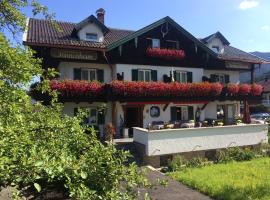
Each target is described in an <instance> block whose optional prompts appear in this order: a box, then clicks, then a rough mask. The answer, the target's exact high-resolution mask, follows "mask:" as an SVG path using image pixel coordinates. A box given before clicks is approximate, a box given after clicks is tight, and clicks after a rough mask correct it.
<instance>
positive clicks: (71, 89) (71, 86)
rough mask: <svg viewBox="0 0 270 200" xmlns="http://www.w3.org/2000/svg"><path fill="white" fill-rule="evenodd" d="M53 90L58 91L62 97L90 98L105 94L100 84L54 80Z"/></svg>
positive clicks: (51, 83)
mask: <svg viewBox="0 0 270 200" xmlns="http://www.w3.org/2000/svg"><path fill="white" fill-rule="evenodd" d="M50 87H51V89H52V90H57V91H58V92H59V93H60V95H61V96H69V97H74V96H88V97H99V96H100V95H102V94H103V87H102V84H101V83H99V82H88V81H78V80H64V81H57V80H52V81H51V82H50Z"/></svg>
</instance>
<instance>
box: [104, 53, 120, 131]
mask: <svg viewBox="0 0 270 200" xmlns="http://www.w3.org/2000/svg"><path fill="white" fill-rule="evenodd" d="M102 53H103V57H104V59H105V60H106V62H107V64H108V65H109V67H110V69H111V80H112V81H113V78H114V77H113V65H112V64H110V62H109V60H108V58H107V56H106V51H105V50H103V51H102ZM116 114H117V113H116V101H113V102H112V124H113V126H114V127H115V128H116V130H117V120H116Z"/></svg>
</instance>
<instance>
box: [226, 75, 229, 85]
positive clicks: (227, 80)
mask: <svg viewBox="0 0 270 200" xmlns="http://www.w3.org/2000/svg"><path fill="white" fill-rule="evenodd" d="M229 82H230V76H229V75H227V74H226V75H225V83H226V84H227V83H229Z"/></svg>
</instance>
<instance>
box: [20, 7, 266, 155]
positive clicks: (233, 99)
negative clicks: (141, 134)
mask: <svg viewBox="0 0 270 200" xmlns="http://www.w3.org/2000/svg"><path fill="white" fill-rule="evenodd" d="M104 18H105V11H104V10H103V9H99V10H97V17H96V16H93V15H91V16H89V17H88V18H86V19H84V20H83V21H81V22H79V23H69V22H56V23H57V25H58V26H59V28H60V31H59V30H57V28H56V27H55V25H54V24H52V23H51V22H50V21H47V20H40V19H29V21H28V30H27V32H26V33H25V35H24V44H25V45H27V46H30V47H31V48H32V49H34V50H36V52H37V56H38V57H41V58H43V67H44V69H46V68H48V67H55V68H56V69H57V70H58V71H59V77H58V78H57V79H58V80H57V81H58V82H60V83H62V84H63V83H65V82H69V84H71V85H72V84H76V83H81V82H82V81H81V80H85V81H89V84H90V83H91V82H92V81H99V82H101V84H102V87H103V88H105V89H103V92H102V93H100V94H99V96H98V97H97V96H96V95H95V92H94V93H93V94H94V95H92V96H91V95H89V94H88V95H86V94H78V92H77V93H76V92H75V93H76V95H74V93H72V91H70V92H67V91H66V93H65V94H63V95H62V96H60V97H61V98H60V100H61V101H62V102H63V104H64V108H63V114H67V115H70V116H73V115H74V114H76V110H77V108H79V107H86V108H89V110H90V112H89V113H90V114H89V117H88V119H87V123H88V124H89V125H93V126H95V127H96V128H97V129H98V130H99V132H100V135H99V136H100V137H102V135H103V130H104V126H105V125H106V124H107V123H110V122H112V124H113V125H114V127H115V128H116V136H115V137H123V136H124V135H125V134H127V133H129V135H130V137H131V136H132V134H133V131H132V127H140V128H141V129H142V130H146V129H163V128H165V127H170V128H181V127H182V128H183V127H194V126H195V127H196V126H206V127H207V126H213V125H233V124H236V119H237V118H239V117H240V102H241V101H250V100H256V98H257V97H256V96H254V95H249V94H247V95H246V96H243V95H242V96H241V95H236V94H235V95H227V94H224V92H223V90H224V88H226V85H228V84H232V83H234V85H237V84H239V74H240V72H242V71H251V72H253V70H254V68H255V67H256V66H257V65H259V64H261V63H263V62H265V61H264V60H262V59H261V58H258V57H256V56H254V55H251V54H249V53H246V52H244V51H241V50H239V49H237V48H234V47H232V46H231V45H230V43H229V42H228V41H227V39H226V38H225V37H224V36H223V35H222V34H221V33H220V32H217V33H215V34H212V35H210V36H208V37H206V38H204V39H197V38H195V37H194V36H193V35H192V34H190V33H189V32H188V31H187V30H185V29H184V28H182V27H181V26H180V25H179V24H177V23H176V22H175V21H173V20H172V19H171V18H170V17H165V18H162V19H160V20H159V21H157V22H154V23H153V24H150V25H148V26H146V27H143V28H142V29H140V30H137V31H131V30H122V29H117V28H110V27H109V26H107V25H106V24H105V22H104V21H105V20H104ZM251 74H253V73H251ZM72 80H73V81H72ZM252 80H253V79H252ZM172 82H173V83H172ZM202 82H203V83H202ZM217 82H218V83H220V84H221V85H223V89H222V92H221V91H219V92H218V94H215V95H213V94H212V93H211V92H209V91H207V90H205V93H204V89H200V88H199V89H198V87H202V88H204V87H206V88H209V87H211V88H212V85H213V86H216V83H217ZM115 83H117V84H118V85H119V84H120V85H122V86H123V85H124V86H125V89H124V90H121V91H122V93H121V94H118V93H117V91H118V89H119V88H118V86H117V84H115ZM137 83H140V85H139V86H138V85H136V84H137ZM165 83H166V84H167V85H172V84H178V83H179V84H180V85H181V84H182V86H183V85H189V87H191V88H190V89H188V90H187V91H188V92H186V93H188V94H184V93H183V94H182V93H181V92H179V93H176V95H173V94H171V93H170V91H166V90H164V88H163V87H165V86H164V84H165ZM194 83H201V85H200V84H197V85H196V84H194ZM84 84H86V83H85V82H84ZM125 84H126V85H125ZM151 84H152V85H151ZM153 84H155V85H154V86H155V87H154V86H153ZM158 84H160V87H159V85H158ZM166 84H165V85H166ZM145 85H146V86H147V87H148V88H151V90H149V89H148V90H145V91H144V86H145ZM146 86H145V87H146ZM182 86H181V87H182ZM179 87H180V86H179ZM183 87H184V86H183ZM193 87H194V88H195V89H194V88H193ZM74 88H76V87H70V90H76V89H74ZM138 88H139V89H138ZM153 88H154V89H153ZM192 88H193V89H192ZM196 88H197V89H196ZM66 90H68V89H67V88H66ZM161 90H164V91H165V92H167V93H170V95H168V94H167V93H166V95H165V93H164V94H163V93H162V92H160V91H161ZM193 90H194V91H193ZM115 91H116V92H115ZM119 91H120V89H119ZM123 91H124V92H123ZM149 91H150V92H149ZM181 91H182V90H181ZM190 91H192V92H190ZM73 92H74V91H73ZM155 93H156V95H155ZM180 93H181V94H180ZM70 94H73V95H70ZM91 94H92V93H91ZM104 103H105V104H106V109H105V111H103V112H102V113H100V112H99V107H100V105H104ZM199 122H200V123H199ZM141 129H140V130H141ZM136 130H137V129H136ZM136 130H135V132H138V131H136ZM163 131H164V130H163ZM165 135H166V134H164V136H165ZM174 137H175V136H174ZM136 138H138V135H137V136H136ZM138 140H141V138H140V139H138ZM256 142H258V141H256ZM140 143H141V144H143V145H145V146H148V145H147V144H146V143H145V141H140ZM144 143H145V144H144ZM170 145H172V144H170ZM201 145H202V144H200V146H201ZM246 145H250V143H248V144H246ZM209 148H210V147H209ZM211 148H217V147H214V146H213V147H211ZM220 148H224V146H220ZM191 150H192V148H191V149H190V148H187V149H185V150H184V151H191ZM161 152H162V151H161ZM177 152H181V149H180V150H178V151H177ZM177 152H165V153H164V154H170V153H177ZM145 154H146V153H145ZM148 156H151V155H150V154H149V155H148Z"/></svg>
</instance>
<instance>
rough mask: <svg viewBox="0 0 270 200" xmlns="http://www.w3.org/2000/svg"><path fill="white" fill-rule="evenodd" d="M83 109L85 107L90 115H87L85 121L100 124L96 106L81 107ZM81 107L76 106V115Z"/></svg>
mask: <svg viewBox="0 0 270 200" xmlns="http://www.w3.org/2000/svg"><path fill="white" fill-rule="evenodd" d="M80 108H81V109H85V110H87V112H88V116H87V117H85V119H84V123H85V124H88V125H92V126H93V125H97V124H98V111H97V108H95V107H80ZM78 109H79V108H74V116H76V115H77V113H78Z"/></svg>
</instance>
